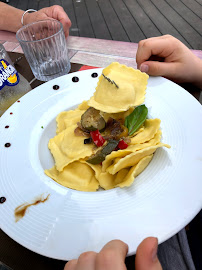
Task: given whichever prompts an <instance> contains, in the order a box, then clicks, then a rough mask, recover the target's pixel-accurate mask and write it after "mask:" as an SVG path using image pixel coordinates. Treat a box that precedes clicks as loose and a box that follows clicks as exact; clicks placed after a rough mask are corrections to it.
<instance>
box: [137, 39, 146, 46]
mask: <svg viewBox="0 0 202 270" xmlns="http://www.w3.org/2000/svg"><path fill="white" fill-rule="evenodd" d="M144 42H145V39H143V40H140V41H139V42H138V47H142V45H143V44H144Z"/></svg>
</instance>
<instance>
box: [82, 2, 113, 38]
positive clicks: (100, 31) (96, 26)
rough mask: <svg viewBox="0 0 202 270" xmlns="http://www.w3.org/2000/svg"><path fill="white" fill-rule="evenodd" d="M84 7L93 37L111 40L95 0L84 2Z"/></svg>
mask: <svg viewBox="0 0 202 270" xmlns="http://www.w3.org/2000/svg"><path fill="white" fill-rule="evenodd" d="M86 6H87V10H88V15H89V17H90V20H91V24H92V27H93V30H94V33H95V37H96V38H101V39H112V37H111V34H110V32H109V29H108V27H107V24H106V22H105V20H104V18H103V15H102V13H101V10H100V8H99V5H98V2H97V1H95V0H86Z"/></svg>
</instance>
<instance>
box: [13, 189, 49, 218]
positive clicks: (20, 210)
mask: <svg viewBox="0 0 202 270" xmlns="http://www.w3.org/2000/svg"><path fill="white" fill-rule="evenodd" d="M49 196H50V194H48V195H47V197H46V198H43V194H42V195H40V196H39V197H38V198H36V199H35V201H33V202H32V203H23V204H21V205H20V206H18V207H16V208H15V212H14V215H15V222H18V221H19V220H20V219H21V218H23V217H24V215H25V214H26V211H27V209H28V208H29V207H30V206H32V205H37V204H39V203H44V202H45V201H47V200H48V198H49Z"/></svg>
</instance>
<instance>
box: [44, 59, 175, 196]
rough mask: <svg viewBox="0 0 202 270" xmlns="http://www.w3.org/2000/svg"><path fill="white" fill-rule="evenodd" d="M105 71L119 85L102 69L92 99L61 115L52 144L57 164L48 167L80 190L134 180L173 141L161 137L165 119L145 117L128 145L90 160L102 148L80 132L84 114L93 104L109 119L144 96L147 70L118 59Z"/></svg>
mask: <svg viewBox="0 0 202 270" xmlns="http://www.w3.org/2000/svg"><path fill="white" fill-rule="evenodd" d="M103 74H104V75H105V76H107V77H108V78H110V80H111V81H114V82H116V84H117V85H118V87H119V88H117V87H116V86H115V85H114V84H112V83H110V82H109V81H108V80H106V79H105V77H104V76H102V75H101V76H100V77H99V81H98V84H97V87H96V91H95V92H94V95H93V96H92V97H91V98H90V100H88V101H84V102H83V103H82V104H80V105H79V106H78V107H77V108H76V109H75V110H70V111H65V112H61V113H60V114H59V115H58V116H57V118H56V122H57V130H56V134H57V135H56V136H55V137H54V138H52V139H50V141H49V144H48V147H49V149H50V151H51V153H52V155H53V157H54V160H55V166H54V167H53V168H51V169H49V170H45V173H46V174H47V175H48V176H49V177H51V178H52V179H53V180H55V181H56V182H58V183H59V184H61V185H63V186H65V187H68V188H71V189H75V190H79V191H97V190H98V189H99V187H101V188H103V189H106V190H107V189H112V188H115V187H121V188H123V187H127V186H130V185H131V184H132V183H133V181H134V179H135V177H136V176H137V175H138V174H140V173H141V172H142V171H143V170H144V169H145V168H146V167H147V165H148V164H149V162H150V161H151V159H152V157H153V154H154V152H155V151H156V149H157V148H159V147H162V146H165V147H168V148H169V147H170V146H169V145H167V144H164V143H161V130H160V119H146V121H145V122H144V124H143V125H142V126H141V127H140V128H139V130H137V131H136V132H135V133H134V134H133V135H132V136H130V144H129V146H128V147H127V148H126V149H124V150H118V151H113V152H111V154H109V155H107V156H106V158H105V160H104V161H103V162H102V164H97V165H93V164H90V163H88V162H87V161H86V160H87V159H88V158H89V157H90V156H91V155H93V154H95V152H96V151H97V149H96V148H95V145H94V144H93V143H92V144H84V137H83V136H76V135H75V132H74V130H75V129H76V128H77V123H78V122H80V120H81V116H82V114H83V113H84V112H85V111H86V110H87V109H88V108H89V107H94V108H95V109H97V110H100V112H101V114H102V116H103V117H104V118H105V120H106V121H107V119H108V118H109V117H112V118H114V119H120V118H122V119H123V118H125V117H126V116H128V115H129V114H130V113H131V111H132V110H133V109H134V108H135V107H136V106H139V105H141V104H142V103H143V102H144V99H145V93H146V87H147V80H148V75H147V74H145V73H142V72H141V71H139V70H135V69H133V68H131V67H127V66H125V65H121V64H119V63H116V62H114V63H112V64H110V65H109V66H108V67H106V68H105V69H103Z"/></svg>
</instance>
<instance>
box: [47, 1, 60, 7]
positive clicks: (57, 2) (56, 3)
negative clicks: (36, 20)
mask: <svg viewBox="0 0 202 270" xmlns="http://www.w3.org/2000/svg"><path fill="white" fill-rule="evenodd" d="M49 1H50V2H49V5H50V7H51V6H54V5H59V6H62V1H61V0H49Z"/></svg>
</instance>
